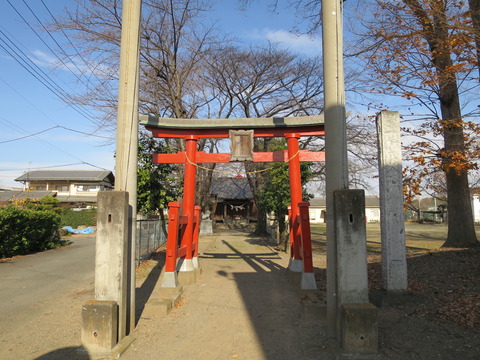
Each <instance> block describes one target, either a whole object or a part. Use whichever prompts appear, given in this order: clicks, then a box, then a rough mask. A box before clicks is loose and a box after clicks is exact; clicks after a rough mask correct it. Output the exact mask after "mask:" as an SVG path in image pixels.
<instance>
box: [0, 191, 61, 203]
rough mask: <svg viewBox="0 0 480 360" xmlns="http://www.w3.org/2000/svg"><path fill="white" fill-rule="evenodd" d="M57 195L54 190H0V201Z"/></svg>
mask: <svg viewBox="0 0 480 360" xmlns="http://www.w3.org/2000/svg"><path fill="white" fill-rule="evenodd" d="M56 195H57V193H56V192H54V191H18V190H15V191H0V201H9V200H11V199H18V200H23V199H25V198H27V197H28V198H30V199H41V198H44V197H45V196H53V197H55V196H56Z"/></svg>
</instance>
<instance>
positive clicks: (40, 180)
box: [0, 170, 115, 207]
mask: <svg viewBox="0 0 480 360" xmlns="http://www.w3.org/2000/svg"><path fill="white" fill-rule="evenodd" d="M15 181H19V182H22V183H23V191H8V192H7V191H5V192H2V194H1V196H0V201H1V202H2V203H5V201H7V202H8V199H11V198H13V197H15V198H17V199H22V198H25V197H29V198H31V199H40V198H42V197H45V196H53V197H56V198H57V199H58V200H59V201H60V202H61V203H67V204H70V205H74V206H77V207H85V206H87V204H92V203H96V202H97V193H98V192H99V191H109V190H113V186H114V181H115V177H114V175H113V173H112V172H111V171H108V170H36V171H29V172H26V173H25V174H23V175H22V176H19V177H18V178H16V179H15Z"/></svg>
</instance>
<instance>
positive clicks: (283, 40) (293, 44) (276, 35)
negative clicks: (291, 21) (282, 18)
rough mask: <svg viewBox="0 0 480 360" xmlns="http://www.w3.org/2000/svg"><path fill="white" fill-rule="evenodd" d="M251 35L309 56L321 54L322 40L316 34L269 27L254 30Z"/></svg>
mask: <svg viewBox="0 0 480 360" xmlns="http://www.w3.org/2000/svg"><path fill="white" fill-rule="evenodd" d="M251 36H252V38H254V39H258V40H261V39H264V40H267V41H271V42H273V43H276V44H279V45H281V46H284V47H285V48H287V49H289V50H291V51H293V52H297V53H302V54H306V55H311V56H314V55H321V53H322V40H321V38H320V37H317V36H310V35H305V34H295V33H292V32H289V31H286V30H272V29H269V28H265V29H263V30H254V31H253V32H252V35H251Z"/></svg>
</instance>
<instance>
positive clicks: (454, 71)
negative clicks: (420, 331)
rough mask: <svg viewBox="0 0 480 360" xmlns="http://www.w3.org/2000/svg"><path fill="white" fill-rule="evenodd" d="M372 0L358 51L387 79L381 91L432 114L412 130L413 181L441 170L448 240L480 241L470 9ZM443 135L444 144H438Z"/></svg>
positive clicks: (438, 1)
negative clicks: (474, 201)
mask: <svg viewBox="0 0 480 360" xmlns="http://www.w3.org/2000/svg"><path fill="white" fill-rule="evenodd" d="M373 3H374V9H375V12H374V14H373V16H372V17H371V18H370V19H364V22H363V24H364V26H365V28H364V30H363V31H362V32H361V34H359V36H360V37H359V38H360V40H361V41H359V42H358V44H357V45H358V47H359V48H360V49H361V51H360V52H357V54H356V55H367V56H366V57H365V59H366V62H367V64H368V67H369V68H370V69H371V70H373V74H374V75H373V76H374V77H375V78H376V80H377V81H378V83H379V84H382V85H380V86H379V88H378V89H377V90H381V91H383V92H385V93H388V94H394V95H398V96H401V97H404V98H406V99H408V100H411V101H412V102H414V103H416V104H418V105H421V106H422V107H423V109H428V110H429V111H430V112H431V114H432V116H430V117H429V118H428V119H424V122H423V124H422V125H421V126H419V127H415V128H413V129H410V130H409V131H410V134H411V135H415V136H417V138H420V139H421V140H420V141H417V142H415V143H412V144H410V145H409V148H408V150H409V151H410V159H411V160H413V161H414V162H415V164H416V166H415V167H413V168H411V169H410V170H408V175H409V177H408V179H410V180H411V186H413V187H415V186H418V181H419V179H421V178H422V177H423V176H425V175H426V174H427V173H428V172H430V171H433V169H441V170H442V171H443V172H444V173H445V177H446V184H447V198H448V224H449V228H448V236H447V241H446V242H445V244H444V246H448V247H469V246H475V245H477V244H478V241H477V238H476V235H475V229H474V224H473V216H472V209H471V202H470V193H469V186H468V171H469V170H472V169H475V168H476V163H475V162H474V161H472V160H473V159H475V158H477V157H478V148H477V149H475V148H474V147H469V145H471V142H470V140H471V138H470V137H469V136H471V135H472V134H475V133H477V132H478V127H477V124H475V123H474V122H468V121H466V114H462V106H464V105H466V99H467V97H468V92H463V91H464V90H466V89H467V90H468V91H472V89H474V88H475V87H476V85H477V84H478V81H476V80H477V79H476V78H475V75H476V74H477V72H476V71H475V72H474V70H476V65H477V61H476V60H477V58H476V46H475V41H474V40H475V37H474V36H473V34H474V31H473V27H472V26H471V17H470V15H471V13H470V12H469V9H468V7H467V6H466V4H465V2H463V1H459V0H401V1H384V0H374V1H373ZM474 74H475V75H474ZM461 95H462V97H461ZM461 100H463V102H462V101H461ZM467 108H468V107H467ZM439 139H440V140H441V142H440V144H441V145H435V144H438V142H437V140H439ZM414 192H415V191H414Z"/></svg>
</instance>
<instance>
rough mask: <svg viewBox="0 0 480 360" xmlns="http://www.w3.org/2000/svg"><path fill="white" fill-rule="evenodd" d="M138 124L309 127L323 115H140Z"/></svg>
mask: <svg viewBox="0 0 480 360" xmlns="http://www.w3.org/2000/svg"><path fill="white" fill-rule="evenodd" d="M139 119H140V124H141V125H144V126H148V127H155V128H170V129H252V128H257V129H258V128H289V127H292V128H293V127H295V128H298V127H310V126H319V125H323V124H324V117H323V115H314V116H297V117H271V118H237V119H234V118H231V119H230V118H229V119H176V118H163V117H158V116H153V115H140V116H139Z"/></svg>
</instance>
